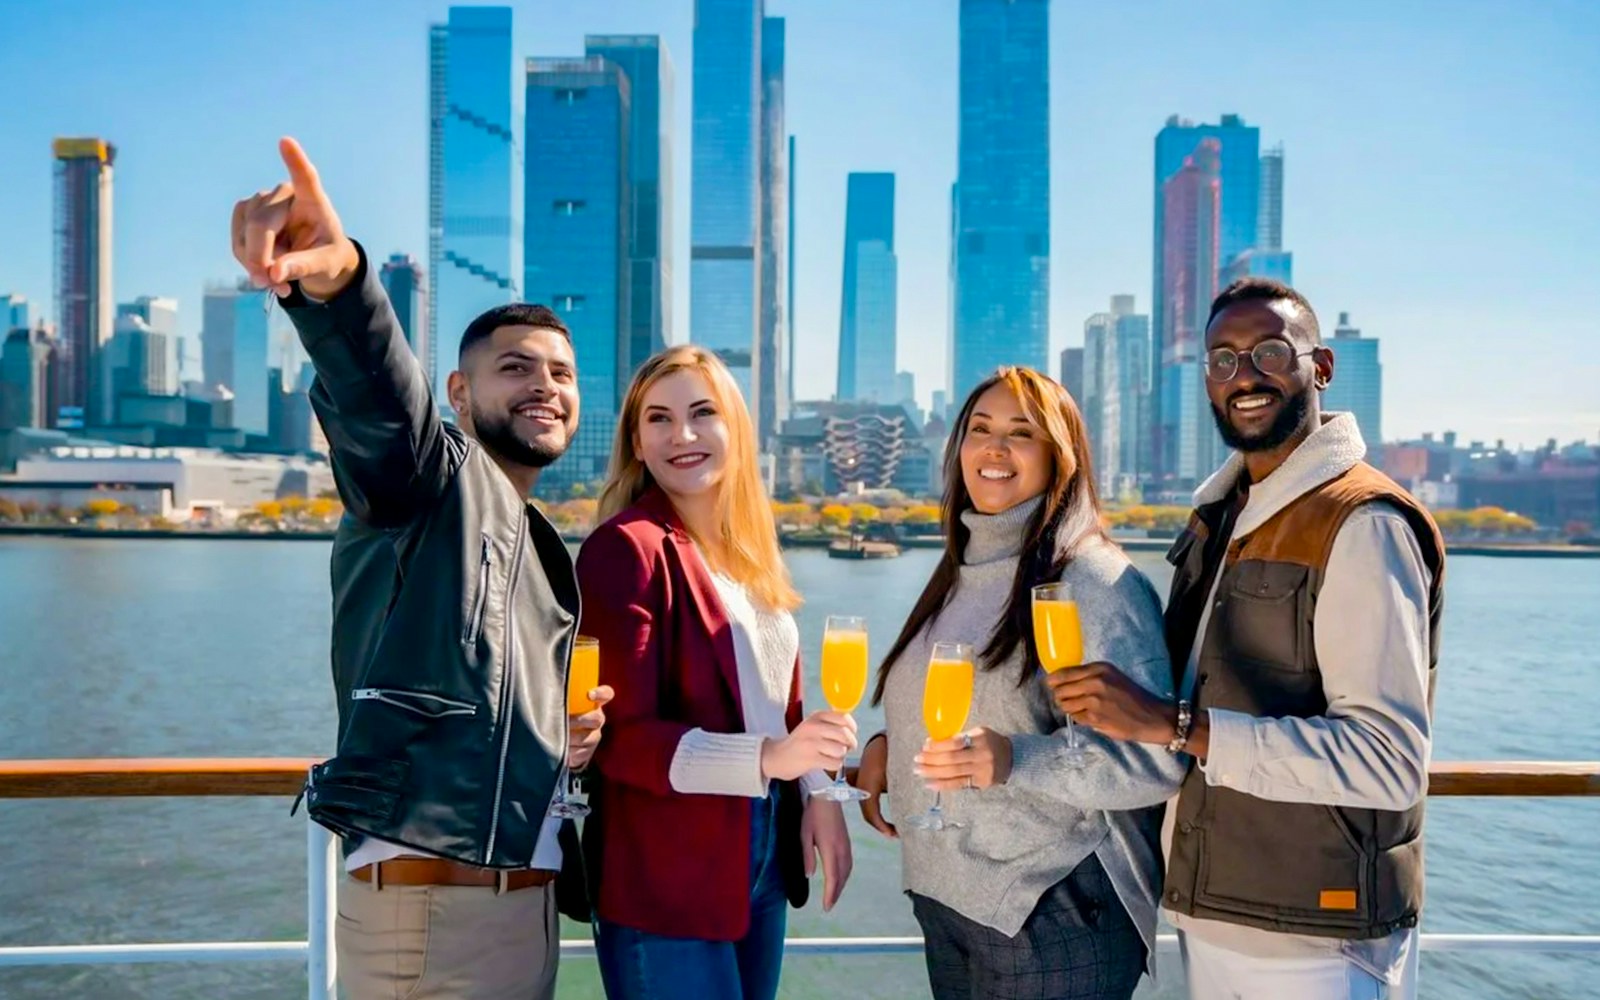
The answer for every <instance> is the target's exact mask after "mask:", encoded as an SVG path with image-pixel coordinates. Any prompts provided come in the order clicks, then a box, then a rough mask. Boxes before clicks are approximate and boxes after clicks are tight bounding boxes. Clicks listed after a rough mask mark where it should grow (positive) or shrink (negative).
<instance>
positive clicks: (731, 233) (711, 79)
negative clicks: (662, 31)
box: [689, 0, 762, 413]
mask: <svg viewBox="0 0 1600 1000" xmlns="http://www.w3.org/2000/svg"><path fill="white" fill-rule="evenodd" d="M761 11H762V3H761V0H695V8H694V141H693V148H692V151H691V158H690V164H691V171H692V173H691V177H690V181H691V192H692V201H691V205H690V209H691V215H690V220H689V242H690V251H689V334H690V339H691V340H692V341H693V342H694V343H696V344H702V345H704V346H705V347H708V348H710V349H712V350H714V351H716V352H717V354H718V355H719V356H720V357H721V358H722V360H723V361H724V362H726V363H727V365H728V367H729V369H730V370H732V372H733V377H734V380H735V381H737V382H738V383H739V389H740V391H741V392H743V393H744V396H745V401H746V403H748V404H749V405H750V407H751V412H752V413H757V412H759V401H758V400H757V399H756V396H755V392H756V389H757V383H756V381H755V366H756V362H757V354H756V344H757V339H758V333H759V318H760V317H759V303H760V301H761V294H760V284H761V281H760V271H759V270H758V269H757V267H756V253H757V250H758V244H759V236H760V227H761V221H760V219H761V197H760V191H759V189H760V180H761V152H760V140H761V113H760V112H761V53H762V46H761V26H762V23H761V22H762V13H761Z"/></svg>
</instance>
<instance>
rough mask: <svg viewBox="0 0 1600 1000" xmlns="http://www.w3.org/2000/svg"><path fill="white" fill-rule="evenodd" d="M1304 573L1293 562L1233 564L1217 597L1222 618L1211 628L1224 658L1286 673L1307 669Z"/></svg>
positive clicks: (1305, 572)
mask: <svg viewBox="0 0 1600 1000" xmlns="http://www.w3.org/2000/svg"><path fill="white" fill-rule="evenodd" d="M1307 576H1308V571H1307V569H1306V567H1304V566H1301V565H1298V564H1295V563H1275V562H1262V561H1259V560H1246V561H1243V562H1240V563H1238V564H1237V565H1236V566H1234V568H1233V569H1232V570H1231V571H1230V572H1229V573H1228V576H1227V579H1226V580H1225V581H1224V582H1223V584H1224V586H1223V590H1222V593H1221V594H1220V595H1219V596H1220V597H1221V598H1222V608H1220V609H1219V614H1220V617H1221V621H1219V622H1217V623H1215V624H1213V625H1212V626H1211V629H1210V630H1209V631H1210V632H1212V633H1213V634H1217V635H1219V636H1220V638H1221V640H1222V643H1221V644H1222V647H1223V648H1222V656H1223V658H1224V659H1226V660H1229V661H1234V660H1245V661H1249V662H1251V663H1253V664H1259V665H1261V666H1266V667H1271V668H1273V669H1275V670H1280V671H1285V672H1294V673H1299V672H1305V671H1307V670H1309V666H1310V660H1311V657H1310V656H1309V655H1307V654H1308V652H1309V651H1308V650H1307V648H1306V646H1307V639H1308V637H1309V636H1308V632H1309V630H1308V629H1307V628H1306V627H1305V624H1306V622H1307V619H1308V618H1309V616H1308V615H1306V614H1305V613H1304V611H1303V602H1304V601H1305V600H1306V598H1305V584H1306V578H1307ZM1219 625H1221V626H1222V627H1221V628H1220V629H1219V628H1218V626H1219Z"/></svg>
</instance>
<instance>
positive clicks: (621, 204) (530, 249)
mask: <svg viewBox="0 0 1600 1000" xmlns="http://www.w3.org/2000/svg"><path fill="white" fill-rule="evenodd" d="M527 80H528V86H527V94H526V101H525V104H524V110H525V113H526V115H527V136H526V140H525V144H524V148H525V149H526V151H527V161H526V168H525V178H526V181H525V187H524V192H523V194H524V197H523V204H524V206H525V209H526V213H527V214H526V217H525V219H524V231H525V232H526V234H527V242H526V244H525V245H524V248H523V260H524V270H523V281H522V287H523V288H524V290H525V291H526V293H527V296H528V298H529V299H530V300H531V301H534V302H543V303H547V304H548V305H549V306H550V307H551V308H553V309H554V310H555V311H556V313H557V314H558V315H559V316H560V317H561V318H562V320H563V321H565V322H566V324H567V326H568V327H569V328H570V329H571V331H572V347H573V352H574V354H576V356H577V360H578V391H579V393H580V394H581V396H582V408H581V410H580V416H579V421H578V433H577V437H576V438H574V440H573V442H572V445H571V447H569V448H568V450H567V453H566V455H565V456H564V457H563V458H562V459H561V461H560V462H557V463H555V464H554V465H552V466H550V468H549V469H547V470H546V471H545V472H544V474H543V475H542V476H541V477H540V486H541V488H542V491H545V492H550V491H560V490H562V489H563V488H565V487H566V486H569V485H571V484H572V483H587V482H597V481H599V480H601V479H603V478H605V471H606V462H607V460H608V459H609V457H610V454H611V442H612V435H613V434H615V433H616V424H617V413H618V409H619V407H620V404H621V395H622V392H623V390H624V389H625V388H626V382H627V379H628V377H629V374H630V372H631V368H630V352H631V348H632V343H633V327H632V326H631V325H630V323H629V316H628V307H629V294H628V276H629V272H630V269H631V264H630V256H629V245H628V221H629V215H630V213H629V194H628V166H629V154H628V137H629V134H630V131H631V130H630V126H629V120H628V111H629V86H628V78H627V77H626V76H625V75H624V74H623V71H622V69H621V68H620V67H619V66H617V65H616V64H615V63H612V62H611V61H609V60H608V59H606V58H605V57H603V56H593V57H590V58H588V59H581V60H579V59H530V60H528V77H527Z"/></svg>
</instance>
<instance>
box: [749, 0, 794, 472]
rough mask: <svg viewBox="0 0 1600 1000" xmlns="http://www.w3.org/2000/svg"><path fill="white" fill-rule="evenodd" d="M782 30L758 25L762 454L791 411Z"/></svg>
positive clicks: (774, 22)
mask: <svg viewBox="0 0 1600 1000" xmlns="http://www.w3.org/2000/svg"><path fill="white" fill-rule="evenodd" d="M784 37H785V34H784V25H783V18H781V17H768V18H763V19H762V21H761V157H760V159H761V184H760V188H761V305H760V322H759V327H758V330H757V333H756V355H757V358H756V384H757V387H756V398H755V399H753V400H751V401H750V403H751V406H753V407H754V410H753V412H754V414H755V417H756V441H757V442H758V445H759V447H760V448H761V450H763V451H765V450H766V449H767V447H768V445H769V444H770V443H771V441H772V440H773V439H774V438H775V437H777V435H778V426H779V423H780V422H781V421H782V420H783V418H784V417H786V416H787V415H788V411H789V379H788V376H787V374H786V371H787V368H788V362H789V356H788V342H789V336H790V331H789V314H788V305H789V302H788V288H789V183H788V162H787V159H788V158H787V156H786V155H785V154H786V150H785V148H784V147H785V138H786V133H785V130H784V117H783V79H784V70H783V63H784Z"/></svg>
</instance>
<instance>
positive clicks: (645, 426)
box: [633, 368, 730, 501]
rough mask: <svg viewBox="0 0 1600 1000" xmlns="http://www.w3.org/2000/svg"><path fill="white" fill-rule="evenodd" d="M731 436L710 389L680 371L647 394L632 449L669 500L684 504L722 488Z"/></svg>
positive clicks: (698, 376)
mask: <svg viewBox="0 0 1600 1000" xmlns="http://www.w3.org/2000/svg"><path fill="white" fill-rule="evenodd" d="M729 436H730V435H729V430H728V423H727V420H726V419H725V418H724V416H723V414H722V412H721V409H720V408H719V407H718V405H717V402H716V399H715V395H714V393H713V392H712V391H711V385H710V383H708V382H707V381H706V378H705V376H704V375H702V374H701V373H700V372H698V371H696V370H695V369H693V368H681V369H679V370H677V371H674V372H672V373H671V374H668V375H664V376H662V377H661V378H659V379H657V380H656V381H655V383H654V384H652V385H651V386H650V388H649V389H647V390H646V391H645V394H644V399H643V403H642V405H641V406H640V409H639V423H638V426H637V427H635V428H634V444H633V449H634V453H635V454H637V455H638V457H639V460H640V461H641V462H643V463H644V465H645V468H647V469H649V470H650V476H651V478H653V479H654V480H655V481H656V483H657V484H658V485H659V486H660V487H661V488H662V489H663V490H664V491H666V493H667V495H668V496H669V497H671V498H673V499H674V500H675V501H684V500H689V499H691V498H699V497H704V496H705V495H706V494H708V493H710V492H711V491H713V490H715V489H716V488H717V487H718V486H719V485H720V484H721V482H722V478H723V471H724V470H725V469H726V467H727V464H728V451H729V444H728V442H729Z"/></svg>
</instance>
